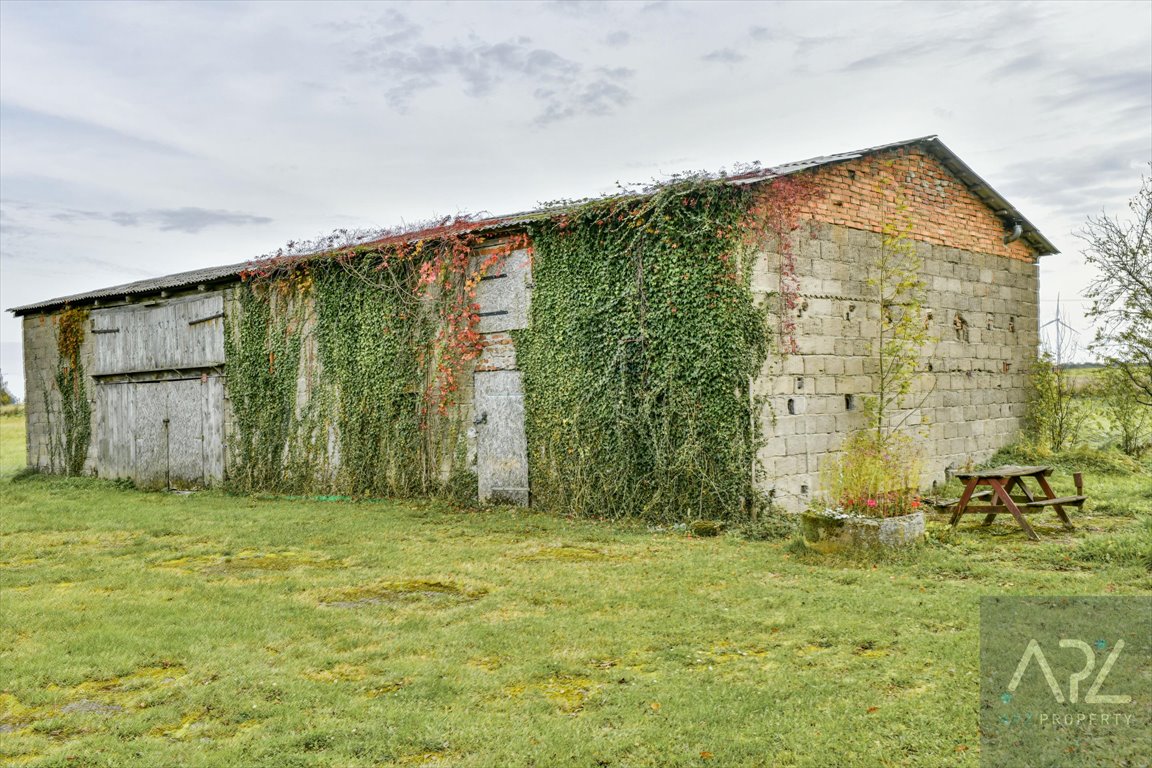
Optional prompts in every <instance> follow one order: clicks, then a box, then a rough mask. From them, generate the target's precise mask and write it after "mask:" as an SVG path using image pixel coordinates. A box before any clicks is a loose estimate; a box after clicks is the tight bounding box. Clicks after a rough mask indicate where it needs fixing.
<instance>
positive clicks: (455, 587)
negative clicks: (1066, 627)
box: [0, 418, 1152, 768]
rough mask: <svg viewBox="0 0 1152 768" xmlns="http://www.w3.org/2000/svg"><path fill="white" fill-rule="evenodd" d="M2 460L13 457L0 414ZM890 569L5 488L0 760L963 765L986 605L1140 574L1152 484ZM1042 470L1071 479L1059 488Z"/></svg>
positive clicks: (1141, 579)
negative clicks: (1060, 518)
mask: <svg viewBox="0 0 1152 768" xmlns="http://www.w3.org/2000/svg"><path fill="white" fill-rule="evenodd" d="M0 427H3V432H2V433H0V438H2V439H0V448H2V450H3V453H2V461H3V471H4V473H5V474H6V475H10V474H11V472H12V471H14V469H15V468H17V467H18V466H19V465H21V464H22V463H23V460H22V458H20V459H19V460H17V459H16V458H14V457H15V456H16V453H15V452H14V447H15V446H17V445H22V440H23V438H22V431H21V430H20V429H19V422H17V421H16V420H14V419H9V418H5V419H3V420H0ZM1147 480H1148V478H1147V477H1146V476H1143V477H1130V478H1114V477H1104V476H1094V475H1090V476H1089V478H1088V487H1089V492H1090V493H1091V494H1092V495H1093V502H1092V503H1091V504H1090V506H1089V507H1088V508H1087V510H1086V511H1085V512H1084V513H1083V514H1080V515H1077V516H1076V518H1075V519H1076V522H1077V524H1078V526H1079V527H1078V530H1077V531H1076V532H1074V533H1067V532H1064V531H1063V530H1061V529H1060V528H1059V527H1057V526H1056V525H1055V524H1054V521H1055V516H1054V515H1051V514H1045V515H1043V516H1040V517H1038V518H1036V522H1037V529H1038V532H1039V533H1040V535H1041V536H1042V537H1043V541H1042V542H1040V543H1035V544H1034V543H1029V542H1028V541H1026V540H1025V539H1024V537H1023V535H1022V534H1021V533H1020V532H1019V531H1018V530H1017V529H1016V528H1015V527H1013V526H1010V525H995V526H992V527H991V528H987V529H980V528H977V527H975V526H974V525H973V524H966V525H965V526H964V527H962V528H961V529H960V531H959V532H958V533H957V534H955V535H952V536H949V535H947V533H946V528H945V526H944V524H943V523H942V522H939V521H934V522H932V523H931V534H932V538H931V542H930V543H929V544H928V545H927V546H925V547H923V548H922V549H921V550H920V551H919V552H917V553H915V554H912V555H908V556H907V557H904V558H902V559H898V560H893V561H891V562H883V563H877V564H875V565H873V564H870V563H861V562H852V561H842V560H828V559H818V558H813V557H811V556H809V555H806V554H804V553H803V552H802V551H801V550H799V549H797V548H796V547H794V546H792V545H791V544H789V543H788V542H750V541H745V540H742V539H741V538H740V537H738V536H736V535H728V536H722V537H719V538H714V539H692V538H688V537H686V536H684V535H683V534H673V533H667V532H664V533H661V532H649V531H647V530H644V529H642V528H635V527H628V526H622V525H610V524H600V523H595V522H586V521H570V520H564V519H559V518H556V517H551V516H548V515H543V514H536V513H530V512H523V511H518V510H512V509H497V510H492V511H488V512H479V513H478V512H463V511H460V510H457V509H453V508H451V507H448V506H446V505H443V504H438V503H426V502H361V503H353V502H319V501H309V500H289V499H282V498H249V497H237V496H229V495H226V494H224V493H218V492H206V493H195V494H189V495H176V494H166V493H143V492H138V491H135V490H131V489H128V488H123V487H118V486H116V485H114V484H111V483H107V482H101V481H96V480H91V479H71V480H70V479H52V478H44V477H32V478H28V479H23V480H20V481H17V482H10V481H8V480H6V479H5V480H0V493H2V496H3V498H2V502H3V504H2V506H3V510H4V512H3V515H2V516H0V590H2V595H3V600H2V604H0V611H2V623H3V632H2V633H0V762H4V761H7V762H8V763H9V764H18V765H33V766H129V765H133V766H135V765H139V766H146V767H150V766H157V767H166V766H178V765H186V766H270V767H272V766H275V767H276V768H281V767H285V766H348V767H352V768H356V767H361V766H362V767H364V768H367V767H368V766H402V765H403V766H414V765H423V766H462V767H466V766H493V767H496V766H500V767H510V766H548V767H551V766H705V765H722V766H765V765H771V766H813V767H819V768H827V767H828V766H846V767H847V766H860V767H862V768H864V767H866V768H875V767H876V766H976V765H977V764H978V760H979V737H978V734H977V730H976V716H977V704H976V698H977V688H978V675H977V660H978V642H977V629H978V627H977V624H978V619H977V604H978V600H979V598H980V596H981V595H986V594H1050V595H1087V594H1105V593H1111V594H1136V593H1142V594H1147V593H1148V592H1149V591H1152V576H1150V572H1149V564H1150V561H1152V551H1150V549H1152V528H1150V522H1149V521H1150V520H1152V483H1148V482H1147ZM1061 482H1062V483H1064V485H1062V486H1061V487H1067V478H1066V477H1062V478H1061Z"/></svg>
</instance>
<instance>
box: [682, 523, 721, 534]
mask: <svg viewBox="0 0 1152 768" xmlns="http://www.w3.org/2000/svg"><path fill="white" fill-rule="evenodd" d="M688 531H689V532H690V533H691V534H692V535H693V536H700V537H703V538H708V537H711V536H719V535H720V534H721V533H723V532H724V523H723V522H721V521H720V520H694V521H692V523H691V524H689V526H688Z"/></svg>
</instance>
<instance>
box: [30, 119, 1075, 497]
mask: <svg viewBox="0 0 1152 768" xmlns="http://www.w3.org/2000/svg"><path fill="white" fill-rule="evenodd" d="M757 222H758V223H757ZM893 232H896V233H897V238H896V239H898V240H899V242H900V243H902V244H903V247H904V248H905V249H906V252H908V253H911V254H913V255H914V256H915V257H916V259H917V262H918V265H919V276H920V279H921V282H922V285H923V296H922V304H921V311H922V313H923V322H924V324H925V328H926V329H927V331H928V337H929V340H928V341H927V343H925V344H924V345H923V347H922V349H921V350H920V358H921V366H920V368H919V373H918V375H917V378H916V384H915V387H914V392H913V393H912V396H910V397H909V398H908V400H907V402H906V403H905V404H904V405H903V406H902V408H903V412H904V416H905V420H906V421H907V423H909V424H911V425H913V427H914V429H913V431H914V432H915V434H916V439H917V440H918V441H919V445H920V447H921V450H922V453H923V456H924V458H925V463H924V472H923V477H922V482H923V483H924V484H925V485H929V484H931V483H932V482H933V481H936V480H943V479H944V477H945V475H946V472H947V470H948V469H949V468H952V467H956V466H959V465H963V464H965V463H968V462H971V461H974V460H981V459H984V458H986V457H988V456H990V455H991V454H992V453H993V452H994V451H996V450H997V449H998V448H1000V447H1002V446H1004V445H1005V444H1007V443H1008V442H1010V441H1012V440H1013V439H1014V438H1015V436H1016V434H1017V432H1018V430H1019V429H1020V427H1021V420H1022V418H1023V416H1024V409H1025V386H1026V376H1027V370H1028V366H1029V364H1030V362H1031V361H1033V360H1034V359H1035V356H1036V353H1037V345H1038V336H1037V332H1038V274H1037V261H1038V258H1039V257H1040V256H1043V255H1045V254H1051V253H1056V250H1055V248H1054V247H1053V246H1052V244H1051V243H1050V242H1049V241H1048V240H1047V239H1045V237H1044V236H1043V235H1041V234H1040V233H1039V232H1038V231H1037V230H1036V229H1035V227H1033V226H1032V225H1031V224H1030V223H1029V222H1028V220H1027V219H1026V218H1025V217H1024V216H1023V215H1022V214H1021V213H1020V212H1019V211H1018V210H1016V209H1015V208H1014V207H1013V206H1012V205H1011V204H1010V203H1008V202H1007V201H1006V200H1005V199H1004V198H1002V197H1001V196H1000V195H999V194H998V193H996V192H995V191H994V190H993V189H992V188H991V187H990V186H989V185H988V184H987V183H986V182H985V181H984V180H982V179H981V178H980V177H979V176H977V175H976V174H975V173H974V172H973V171H972V170H971V169H970V168H969V167H968V166H967V165H965V163H964V162H962V161H961V160H960V159H959V158H958V157H957V156H956V155H955V154H954V153H953V152H951V151H950V150H949V149H948V148H947V147H945V146H944V144H943V143H942V142H940V141H939V140H938V139H937V138H936V137H925V138H920V139H914V140H911V141H905V142H899V143H895V144H890V145H885V146H881V147H874V148H870V149H865V150H860V151H856V152H848V153H843V154H837V155H829V156H825V157H818V158H813V159H810V160H805V161H801V162H796V163H789V164H786V165H780V166H774V167H764V168H760V167H750V168H743V169H741V170H740V171H739V172H736V173H732V174H728V175H720V176H716V177H712V178H700V177H690V178H687V179H680V180H673V181H671V182H669V183H668V184H667V185H663V186H657V187H652V188H647V189H641V190H636V191H634V192H628V193H625V194H622V195H619V196H616V197H613V198H604V199H599V200H591V201H580V202H573V203H568V204H564V205H557V206H553V207H549V208H544V209H541V210H539V211H534V212H530V213H526V214H518V215H514V216H506V217H495V218H487V219H482V220H457V221H453V222H439V223H437V224H435V225H430V226H429V227H426V228H424V229H421V230H416V231H406V232H381V233H378V234H377V236H375V237H367V238H364V237H360V238H343V239H333V240H328V241H326V242H321V243H316V244H314V247H313V248H311V249H310V250H309V249H305V250H304V251H301V252H294V253H281V254H279V255H278V256H276V257H272V258H265V259H258V260H254V261H249V262H243V263H239V264H232V265H228V266H222V267H215V268H209V269H202V270H197V271H193V272H185V273H181V274H175V275H169V276H167V277H161V278H156V279H152V280H144V281H139V282H135V283H129V284H127V285H119V286H114V287H110V288H103V289H99V290H93V291H90V292H86V293H81V294H77V295H73V296H63V297H59V298H55V299H48V300H45V301H38V302H36V303H31V304H27V305H24V306H21V307H16V308H15V309H13V310H11V311H12V312H14V313H15V314H16V315H18V316H20V317H22V318H23V323H24V355H25V377H26V382H27V397H26V403H27V409H26V413H27V422H28V465H29V467H32V468H36V469H39V470H42V471H45V472H59V473H75V474H91V475H97V476H99V477H106V478H128V479H131V480H133V481H135V482H136V483H137V484H138V485H140V486H143V487H152V488H202V487H209V486H216V485H222V484H228V485H230V486H232V487H237V488H241V489H253V490H268V491H274V492H275V491H280V492H293V493H342V494H350V495H421V494H445V493H446V494H450V495H452V496H454V497H461V498H469V497H471V498H477V497H478V498H479V500H481V501H507V502H512V503H517V504H529V503H531V504H538V505H540V506H541V507H544V508H553V509H558V510H562V511H569V512H575V513H582V514H592V515H604V516H614V515H639V516H646V517H649V518H656V519H667V520H671V519H684V518H687V517H691V516H699V515H705V514H707V515H712V516H720V517H722V516H732V515H738V514H740V511H741V510H746V509H749V508H751V507H752V506H753V505H754V501H755V499H757V498H759V499H764V498H772V499H774V500H775V502H776V503H777V504H779V505H781V506H784V507H786V508H791V509H797V508H802V507H803V506H804V505H805V504H807V503H808V502H809V501H810V499H811V498H812V497H813V496H814V495H815V494H818V493H819V491H820V470H821V467H822V466H823V464H824V462H826V461H827V458H828V457H829V456H832V455H834V454H835V453H836V452H837V450H838V449H839V447H840V445H841V443H842V441H843V439H844V437H845V436H846V435H847V434H849V433H850V432H852V431H853V430H857V429H860V428H861V427H863V426H864V422H863V416H862V409H861V404H862V402H863V401H864V399H865V398H866V397H868V396H869V395H870V393H872V391H873V388H874V386H875V381H876V378H875V377H876V373H877V370H876V362H875V354H876V341H875V339H876V329H877V327H878V324H879V322H880V317H881V311H882V310H883V308H882V306H881V303H882V302H880V301H878V300H877V299H876V297H875V295H874V290H873V288H872V284H871V283H870V282H869V276H870V270H871V269H872V266H873V265H874V264H875V263H876V259H877V256H878V254H880V253H881V252H882V250H883V249H884V248H886V247H889V246H890V245H891V243H892V242H893V234H892V233H893ZM886 238H888V239H886ZM884 311H886V310H884Z"/></svg>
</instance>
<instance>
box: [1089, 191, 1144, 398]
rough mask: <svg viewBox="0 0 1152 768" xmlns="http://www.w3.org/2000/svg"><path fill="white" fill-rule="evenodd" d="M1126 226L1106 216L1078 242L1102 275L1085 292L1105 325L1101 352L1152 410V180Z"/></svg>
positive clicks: (1092, 313) (1093, 314)
mask: <svg viewBox="0 0 1152 768" xmlns="http://www.w3.org/2000/svg"><path fill="white" fill-rule="evenodd" d="M1128 208H1129V209H1130V210H1131V211H1132V217H1131V218H1130V219H1128V220H1125V221H1122V220H1120V218H1118V217H1113V216H1108V215H1107V214H1106V213H1101V214H1100V215H1099V216H1095V217H1090V218H1089V219H1088V221H1087V223H1086V224H1085V225H1084V228H1083V229H1081V230H1080V232H1078V233H1077V237H1079V238H1080V239H1081V240H1083V241H1084V242H1085V244H1086V247H1085V249H1084V252H1083V253H1084V257H1085V259H1086V260H1087V262H1088V263H1089V264H1091V265H1093V266H1094V267H1096V268H1097V269H1098V270H1099V272H1100V274H1099V276H1098V277H1097V278H1096V279H1095V280H1093V281H1092V283H1091V284H1090V285H1089V286H1088V289H1087V291H1086V293H1087V296H1088V298H1090V299H1092V308H1091V309H1090V310H1089V311H1088V316H1089V317H1091V318H1094V319H1096V320H1098V321H1100V325H1099V326H1098V331H1097V341H1098V342H1099V343H1100V347H1099V349H1100V350H1102V351H1103V356H1104V357H1105V358H1106V359H1107V360H1108V362H1109V363H1111V364H1112V365H1115V366H1117V367H1118V368H1119V369H1120V370H1121V371H1123V372H1124V375H1125V376H1126V377H1127V378H1128V380H1129V381H1130V382H1132V385H1133V391H1134V393H1135V397H1136V399H1137V400H1138V401H1139V402H1140V403H1142V404H1143V405H1147V406H1152V177H1145V178H1144V179H1143V180H1142V182H1141V185H1140V191H1139V192H1137V193H1136V196H1135V197H1133V198H1132V199H1131V200H1130V201H1129V203H1128Z"/></svg>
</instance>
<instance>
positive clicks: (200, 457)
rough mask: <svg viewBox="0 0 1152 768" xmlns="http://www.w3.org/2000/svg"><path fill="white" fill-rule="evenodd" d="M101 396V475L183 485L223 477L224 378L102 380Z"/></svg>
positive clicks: (152, 484)
mask: <svg viewBox="0 0 1152 768" xmlns="http://www.w3.org/2000/svg"><path fill="white" fill-rule="evenodd" d="M97 401H98V403H99V404H100V420H99V422H98V425H97V430H98V432H99V434H98V436H97V439H98V452H99V457H100V462H101V467H102V471H101V473H102V474H103V476H105V477H128V478H131V479H132V480H133V481H134V482H135V483H136V484H137V485H139V486H140V487H142V488H180V489H187V488H202V487H204V486H205V485H210V484H211V483H212V482H214V481H218V480H221V479H222V478H223V475H224V445H223V430H222V424H221V420H222V413H223V407H224V385H223V379H222V378H221V377H219V376H203V377H200V378H195V379H192V378H189V379H175V380H162V381H147V382H121V383H108V384H101V385H100V386H99V387H98V396H97Z"/></svg>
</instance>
